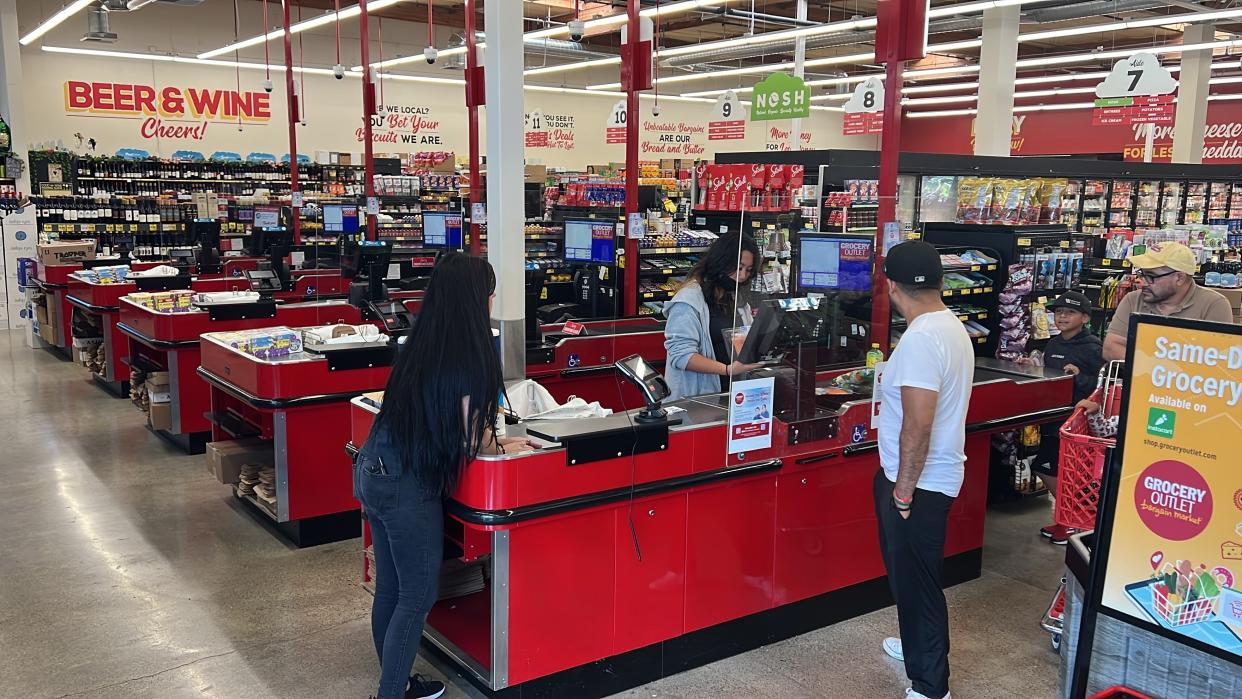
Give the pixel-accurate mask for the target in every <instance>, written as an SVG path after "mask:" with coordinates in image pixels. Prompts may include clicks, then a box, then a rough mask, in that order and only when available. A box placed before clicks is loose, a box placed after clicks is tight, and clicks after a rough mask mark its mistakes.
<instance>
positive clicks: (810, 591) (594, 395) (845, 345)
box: [345, 236, 1072, 697]
mask: <svg viewBox="0 0 1242 699" xmlns="http://www.w3.org/2000/svg"><path fill="white" fill-rule="evenodd" d="M829 238H831V237H825V236H818V237H817V238H816V243H817V244H818V245H819V248H818V250H817V254H819V255H823V254H830V251H829V248H831V249H833V250H837V251H838V252H839V245H840V244H842V243H843V241H838V240H835V239H829ZM825 242H827V243H830V244H831V245H828V247H827V248H826V247H824V246H825ZM844 242H848V243H850V244H853V243H855V242H857V241H854V240H850V241H844ZM833 245H836V246H837V247H835V248H834V247H832V246H833ZM826 251H828V252H827V253H826ZM851 254H853V250H851ZM793 258H794V259H793V265H794V267H793V271H792V273H791V275H790V279H791V280H792V285H791V289H790V291H789V293H787V294H785V295H786V296H789V297H790V298H787V299H783V300H782V299H766V298H761V297H756V296H754V295H751V296H750V297H748V298H749V300H750V302H751V303H753V304H755V305H745V306H743V307H742V308H740V309H739V308H737V307H734V308H732V309H730V310H731V311H732V317H733V318H738V319H742V318H745V319H746V320H747V321H749V322H748V323H742V322H740V321H739V324H744V325H748V326H749V330H748V331H746V332H745V333H744V334H741V333H737V334H731V335H730V336H729V337H723V336H722V338H721V340H722V343H721V348H722V349H716V348H714V349H713V353H714V354H717V355H719V354H721V353H722V352H723V353H724V354H726V355H728V357H727V358H726V359H725V361H724V363H725V364H728V359H731V358H734V357H736V358H738V359H739V360H741V361H744V362H747V363H756V364H760V365H761V366H760V368H759V369H757V370H755V371H752V372H750V374H749V375H748V376H746V377H745V378H744V379H743V378H740V377H739V379H738V380H735V381H733V382H731V383H730V384H727V385H722V386H720V387H719V388H718V389H716V390H714V391H710V392H709V393H707V394H706V395H699V396H694V397H688V398H683V399H680V400H671V401H670V400H661V399H662V398H665V397H667V393H665V392H664V389H666V386H665V382H664V381H663V379H661V378H660V377H659V375H658V374H659V373H665V374H667V373H668V372H669V371H670V370H673V369H672V367H670V366H668V364H667V363H666V362H665V361H664V360H665V357H664V354H663V349H664V345H663V341H664V335H663V328H662V327H661V326H660V324H658V323H656V322H655V321H651V320H647V319H633V320H625V321H615V322H601V323H598V324H592V323H586V324H584V327H583V328H581V329H580V328H578V327H576V326H571V328H570V329H571V330H572V331H579V330H582V331H585V332H583V334H581V335H577V336H570V335H566V328H565V327H564V326H556V327H545V328H544V331H545V333H544V334H545V339H546V340H547V341H548V346H541V347H532V348H530V349H529V350H528V355H527V357H528V360H527V376H528V377H530V378H533V379H535V381H536V382H538V383H540V384H542V385H543V386H544V388H545V389H547V390H548V391H549V392H550V393H552V395H553V396H554V397H555V398H556V399H557V401H558V402H563V401H564V400H565V398H567V397H568V396H570V395H577V396H579V397H583V398H585V399H587V400H600V402H601V403H602V404H604V405H605V406H607V407H611V408H615V409H617V412H614V413H612V414H608V415H603V414H598V413H597V414H590V415H588V416H583V417H575V418H572V419H521V420H517V419H514V418H513V416H511V415H508V416H506V419H505V420H503V421H502V422H504V423H506V424H505V425H504V427H503V432H504V434H505V435H506V436H525V437H527V438H529V439H531V440H532V441H533V442H535V443H536V444H538V445H539V448H537V449H534V450H532V451H527V452H523V453H516V454H503V455H496V456H492V455H481V456H479V457H478V458H476V459H475V460H474V461H472V462H470V463H468V464H466V465H465V470H464V472H463V477H462V480H461V483H460V484H459V486H458V489H457V491H456V493H455V494H454V495H453V496H452V497H451V499H450V501H449V502H448V505H447V507H446V515H445V562H444V567H443V569H442V572H441V587H440V601H439V602H438V603H437V604H436V605H435V607H434V609H433V611H432V612H431V614H430V616H429V619H428V622H427V627H426V629H425V631H424V641H425V647H426V648H427V649H429V650H431V651H433V652H435V653H436V654H438V655H440V656H441V657H442V659H445V660H447V661H448V662H449V663H451V664H452V665H453V666H455V667H456V668H457V669H458V670H459V671H460V672H461V673H462V675H463V676H465V677H467V678H469V679H470V681H471V682H473V683H474V684H475V685H476V686H477V687H478V688H479V689H480V690H482V691H483V692H485V693H487V694H489V695H492V696H514V697H517V696H536V695H537V696H600V695H605V694H610V693H614V692H619V691H623V690H625V689H627V688H630V687H634V686H638V685H641V684H644V683H647V682H650V681H653V680H656V679H659V678H660V677H664V676H667V675H671V674H675V673H678V672H681V671H684V670H686V669H690V668H692V667H696V666H699V665H703V664H706V663H709V662H713V661H715V660H718V659H720V658H723V657H727V656H730V655H733V654H736V653H740V652H743V651H745V650H749V649H751V648H755V647H758V646H760V645H764V644H768V643H772V642H774V641H777V640H780V639H783V638H788V637H791V636H794V635H797V634H800V633H804V632H806V631H809V630H811V629H814V628H818V627H821V626H825V625H828V624H832V623H835V622H837V621H840V620H843V619H847V618H850V617H853V616H857V615H860V614H864V613H867V612H870V611H872V610H875V609H878V608H881V607H884V606H887V605H888V604H891V597H890V595H889V591H888V590H889V589H888V585H887V582H886V580H885V577H884V568H883V563H882V560H881V556H880V548H879V538H878V531H877V525H876V517H875V506H874V496H873V488H874V478H875V476H876V474H877V472H878V471H879V453H878V448H877V444H876V433H875V424H876V423H875V417H876V416H875V414H874V412H873V409H874V407H875V405H874V404H873V402H872V400H871V384H872V380H873V374H874V372H871V371H869V370H867V369H866V368H865V356H866V353H867V351H868V350H869V349H870V312H871V309H870V305H871V304H870V301H871V295H870V285H869V283H867V281H868V280H863V281H862V282H860V281H859V280H858V279H852V278H851V279H846V278H843V277H841V276H836V275H831V276H830V273H829V272H827V271H825V272H824V273H823V276H817V275H814V274H813V275H812V276H810V277H809V278H807V279H806V281H805V282H803V281H802V279H801V277H800V276H799V270H800V265H801V264H802V262H801V260H800V259H799V258H800V255H799V253H798V251H796V250H795V252H794V255H793ZM824 262H825V261H824V260H823V259H817V260H815V261H814V264H816V265H823V264H824ZM825 269H826V268H825ZM867 276H869V273H867ZM739 311H740V313H739ZM596 332H600V333H604V332H606V333H607V334H601V335H596V334H595V333H596ZM648 351H651V352H654V353H655V354H651V355H648V354H647V352H648ZM635 355H637V357H636V356H635ZM532 358H540V359H541V360H542V361H538V362H536V361H532ZM656 369H659V371H655V370H656ZM588 391H589V392H590V393H589V395H588ZM1071 392H1072V380H1071V379H1070V378H1069V377H1066V376H1063V375H1052V374H1046V373H1045V372H1044V370H1043V369H1042V368H1034V367H1020V366H1017V365H1014V364H1010V363H1006V362H1000V361H996V360H989V359H980V360H977V365H976V372H975V384H974V391H973V397H972V399H971V403H970V407H969V411H968V415H967V442H966V453H967V457H968V461H967V464H966V479H965V485H964V487H963V490H962V493H961V495H960V496H959V497H958V498H957V500H956V502H955V504H954V507H953V510H952V512H951V515H950V519H949V525H948V535H947V543H946V569H945V581H946V584H950V585H951V584H957V583H960V582H964V581H967V580H970V579H973V578H975V577H978V575H979V574H980V571H981V565H982V551H983V533H984V519H985V511H986V506H987V493H988V466H989V453H990V443H991V435H992V434H993V433H995V432H998V431H1002V430H1012V429H1016V428H1018V427H1020V426H1023V425H1027V424H1039V423H1043V422H1052V421H1058V420H1063V419H1064V418H1065V417H1067V416H1068V415H1069V412H1070V409H1069V405H1070V398H1071ZM606 393H611V394H612V396H613V397H614V400H616V397H617V396H620V400H619V403H618V402H612V403H605V401H604V398H603V397H602V394H606ZM384 399H385V397H384V395H383V394H382V393H372V394H367V395H363V396H358V397H355V398H353V399H352V401H351V408H350V414H349V442H348V444H347V445H346V449H345V452H346V453H348V454H350V455H351V456H353V455H356V454H357V452H358V449H359V448H361V447H362V445H363V444H364V443H365V440H366V438H367V435H368V434H369V432H370V429H371V426H372V424H373V422H374V419H375V416H376V415H377V414H378V412H379V410H380V409H381V407H382V405H383V400H384ZM363 536H364V538H363V547H364V555H363V561H362V562H363V565H362V576H363V582H364V584H371V583H372V580H371V571H372V569H373V565H374V563H373V560H372V559H371V553H370V545H371V541H370V536H369V531H368V530H366V527H364V535H363Z"/></svg>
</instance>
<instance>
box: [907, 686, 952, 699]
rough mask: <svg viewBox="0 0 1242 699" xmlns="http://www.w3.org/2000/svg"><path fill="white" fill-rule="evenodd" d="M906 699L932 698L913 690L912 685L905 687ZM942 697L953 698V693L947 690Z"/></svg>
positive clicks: (945, 698)
mask: <svg viewBox="0 0 1242 699" xmlns="http://www.w3.org/2000/svg"><path fill="white" fill-rule="evenodd" d="M906 699H934V698H933V697H929V696H927V695H926V694H920V693H919V692H916V691H914V687H907V688H906ZM944 699H953V693H952V692H949V693H947V694H945V695H944Z"/></svg>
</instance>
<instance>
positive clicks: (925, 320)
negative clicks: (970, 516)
mask: <svg viewBox="0 0 1242 699" xmlns="http://www.w3.org/2000/svg"><path fill="white" fill-rule="evenodd" d="M884 273H885V274H886V275H887V276H888V296H889V299H890V300H891V301H892V304H893V307H894V308H896V309H897V311H899V312H900V313H901V315H903V316H904V317H905V318H906V321H907V323H908V325H907V328H906V332H905V333H904V334H903V335H902V336H901V340H900V341H899V342H898V343H897V348H896V349H895V350H893V354H892V356H891V357H889V359H888V362H887V363H886V364H885V366H884V370H883V372H882V373H881V374H880V376H879V377H878V378H877V386H876V392H877V398H878V399H879V401H880V418H879V420H880V428H879V434H878V437H879V439H878V441H879V447H880V467H881V468H880V471H879V472H878V473H876V476H875V485H874V488H875V492H874V495H875V508H876V518H877V520H878V521H879V529H880V552H881V554H882V555H883V558H884V568H885V570H886V571H887V572H888V582H889V587H890V588H891V590H892V593H893V599H894V600H896V602H897V623H898V625H899V627H900V629H901V638H887V639H885V640H884V643H883V648H884V652H885V653H887V654H888V655H890V656H892V657H893V658H895V659H898V660H901V661H903V662H904V663H905V667H906V676H907V677H909V678H910V684H911V687H910V689H909V690H907V692H906V697H907V699H948V697H949V615H948V609H947V607H946V605H945V599H944V592H943V589H942V584H941V575H942V569H943V567H944V539H945V528H946V525H947V523H948V518H949V508H951V507H952V506H953V500H954V499H955V498H956V497H957V496H958V493H959V492H960V491H961V488H962V481H963V479H964V478H965V463H966V453H965V445H966V407H967V404H968V403H969V402H970V389H971V385H972V383H973V380H974V373H975V352H974V346H973V345H972V344H971V341H970V336H969V335H968V334H967V332H966V328H965V326H963V325H962V321H960V320H958V318H957V316H956V315H955V314H954V313H953V312H952V311H950V310H948V309H947V308H945V305H944V301H943V299H942V298H941V285H942V283H943V279H944V271H943V267H942V265H941V262H940V253H939V252H938V251H937V250H936V248H934V247H932V246H931V245H928V244H927V243H924V242H921V241H912V242H906V243H902V244H900V245H897V246H895V247H894V248H893V249H892V250H891V251H889V253H888V258H887V259H886V260H885V263H884Z"/></svg>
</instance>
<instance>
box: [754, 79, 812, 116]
mask: <svg viewBox="0 0 1242 699" xmlns="http://www.w3.org/2000/svg"><path fill="white" fill-rule="evenodd" d="M752 95H753V100H754V101H753V102H752V103H751V106H750V120H751V121H771V120H773V119H803V118H806V117H809V116H811V88H809V87H807V86H806V83H805V82H803V81H802V78H798V77H794V76H792V75H789V74H787V73H773V74H771V75H769V76H768V77H766V78H764V79H763V81H762V82H760V83H759V84H757V85H755V89H754V92H753V93H752Z"/></svg>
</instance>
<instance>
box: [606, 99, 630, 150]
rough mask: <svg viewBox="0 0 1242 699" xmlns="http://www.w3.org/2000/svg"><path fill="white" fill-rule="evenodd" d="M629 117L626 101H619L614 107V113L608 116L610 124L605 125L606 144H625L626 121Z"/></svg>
mask: <svg viewBox="0 0 1242 699" xmlns="http://www.w3.org/2000/svg"><path fill="white" fill-rule="evenodd" d="M627 116H628V115H627V114H626V105H625V100H619V101H618V102H617V103H616V104H614V105H613V106H612V113H611V114H609V115H608V122H607V123H606V124H605V130H604V142H605V143H625V130H626V129H625V121H626V118H627Z"/></svg>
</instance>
